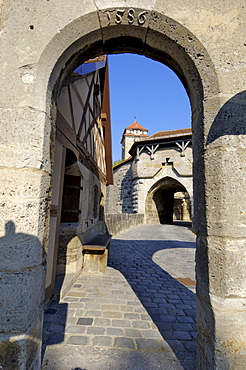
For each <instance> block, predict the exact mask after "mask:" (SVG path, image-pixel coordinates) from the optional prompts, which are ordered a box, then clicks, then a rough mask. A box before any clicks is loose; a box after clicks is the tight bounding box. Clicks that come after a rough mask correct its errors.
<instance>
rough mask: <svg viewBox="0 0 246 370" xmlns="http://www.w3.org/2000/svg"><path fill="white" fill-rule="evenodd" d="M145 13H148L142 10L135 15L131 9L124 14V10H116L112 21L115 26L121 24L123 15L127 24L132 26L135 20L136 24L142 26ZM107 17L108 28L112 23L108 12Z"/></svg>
mask: <svg viewBox="0 0 246 370" xmlns="http://www.w3.org/2000/svg"><path fill="white" fill-rule="evenodd" d="M147 13H148V12H147V11H146V10H144V11H142V12H140V13H137V12H136V11H135V10H134V9H133V8H131V9H129V10H128V11H127V12H126V10H125V9H117V10H116V11H115V19H114V21H115V23H116V24H120V23H122V20H123V17H124V15H125V17H126V18H127V21H128V23H129V24H132V23H133V22H134V20H135V19H137V22H138V24H140V25H142V24H144V23H145V21H146V14H147ZM107 17H108V26H109V25H110V24H111V21H112V18H111V14H110V11H109V10H107Z"/></svg>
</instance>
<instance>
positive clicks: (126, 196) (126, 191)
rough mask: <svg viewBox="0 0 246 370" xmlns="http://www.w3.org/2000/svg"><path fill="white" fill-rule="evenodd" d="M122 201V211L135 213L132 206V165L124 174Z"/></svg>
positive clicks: (121, 188) (121, 189)
mask: <svg viewBox="0 0 246 370" xmlns="http://www.w3.org/2000/svg"><path fill="white" fill-rule="evenodd" d="M120 202H121V203H122V205H121V212H122V213H134V212H133V206H132V167H130V168H129V169H128V170H127V172H126V174H125V175H124V177H123V179H122V182H121V187H120Z"/></svg>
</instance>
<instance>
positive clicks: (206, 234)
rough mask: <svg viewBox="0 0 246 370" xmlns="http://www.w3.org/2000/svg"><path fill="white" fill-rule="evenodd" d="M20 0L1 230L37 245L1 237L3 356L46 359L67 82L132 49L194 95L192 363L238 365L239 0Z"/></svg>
mask: <svg viewBox="0 0 246 370" xmlns="http://www.w3.org/2000/svg"><path fill="white" fill-rule="evenodd" d="M24 3H25V6H23V1H20V0H17V1H15V2H13V1H11V0H10V1H3V2H2V4H1V19H0V21H1V22H0V27H1V30H2V31H1V39H2V45H3V53H2V55H1V58H3V59H2V61H1V62H2V63H1V65H2V68H3V73H2V76H3V78H2V83H1V120H2V135H1V149H0V150H1V167H0V169H1V183H2V185H1V207H0V208H1V229H2V233H3V234H4V233H5V231H4V225H5V224H6V223H7V222H8V221H9V220H12V221H13V222H14V223H15V226H16V230H17V231H18V232H19V234H18V235H20V236H21V235H24V234H25V235H32V236H34V237H35V240H38V241H39V243H40V246H39V244H38V243H36V244H35V248H33V247H32V245H31V246H30V247H28V245H27V243H26V239H25V238H21V237H20V238H18V240H17V241H16V243H17V244H16V243H15V244H13V240H12V241H9V242H6V238H5V237H4V239H3V240H4V243H5V244H4V248H6V247H8V248H10V249H11V248H12V250H13V253H12V255H11V258H10V257H8V259H6V257H4V256H5V254H4V249H2V250H1V253H3V256H2V258H1V275H2V278H3V280H2V281H3V282H4V284H2V286H1V288H2V292H3V293H2V302H3V305H2V307H1V310H3V313H2V317H6V318H7V319H6V320H4V322H2V323H1V328H0V332H1V340H2V342H1V345H0V358H1V361H2V362H3V361H5V360H2V359H7V360H6V361H8V358H10V357H11V354H12V358H13V356H14V358H15V360H16V361H15V363H16V367H15V368H16V369H24V368H26V369H34V368H35V369H38V368H40V340H41V331H42V329H41V327H42V308H43V291H44V280H45V279H44V271H45V267H44V265H45V251H47V245H48V233H49V230H48V229H49V227H48V225H49V223H48V222H47V220H48V209H49V202H50V192H51V186H50V185H51V184H50V176H51V173H52V165H53V155H54V131H55V127H54V122H55V116H56V102H57V99H58V96H59V91H60V88H61V85H62V81H63V80H64V78H65V77H66V75H67V74H68V73H69V72H70V71H72V70H73V68H74V67H75V66H77V65H78V64H79V63H82V62H84V61H85V60H87V59H88V58H91V57H94V56H97V55H101V54H108V53H120V52H133V53H138V54H143V55H145V56H147V57H151V58H153V59H155V60H157V61H160V62H162V63H164V64H166V65H168V66H169V67H171V68H172V69H173V70H174V71H175V72H176V73H177V75H178V76H179V78H180V79H181V81H182V82H183V84H184V86H185V88H186V90H187V93H188V95H189V97H190V101H191V106H192V127H193V155H194V227H195V231H196V235H197V257H196V260H197V268H196V272H197V304H198V308H197V322H198V332H199V335H198V353H197V354H198V356H197V368H199V369H241V368H243V367H244V364H245V358H246V350H245V348H246V334H245V333H246V309H245V307H246V304H245V296H246V291H245V290H246V275H245V271H246V268H245V267H246V262H245V256H246V221H245V209H246V204H245V203H246V194H245V189H246V186H245V182H246V174H245V168H246V153H245V135H246V129H245V121H246V120H245V118H246V109H245V101H246V96H245V95H246V94H245V91H244V88H245V87H244V86H245V70H246V66H245V60H246V55H245V53H246V47H245V39H244V32H243V30H244V28H245V23H246V22H245V11H244V10H243V8H244V5H245V4H244V0H239V1H237V2H233V1H232V2H230V3H227V4H225V2H224V1H222V0H221V1H220V0H218V1H216V2H215V3H213V5H212V4H211V3H205V4H204V2H203V1H201V0H197V1H196V2H192V3H191V2H185V3H184V1H181V0H178V1H176V2H175V3H170V2H169V1H165V0H164V1H158V0H150V1H145V0H138V1H137V0H136V1H129V0H126V1H121V0H114V1H102V0H95V1H92V0H84V1H78V0H74V1H73V2H72V4H69V5H68V3H67V1H65V0H60V1H59V4H58V2H51V1H50V2H46V3H41V2H40V3H39V4H37V3H36V2H35V3H34V2H31V1H30V0H25V2H24ZM9 45H13V47H9ZM143 78H144V76H143ZM16 235H17V234H16ZM24 246H25V247H26V248H27V249H28V256H30V258H28V260H27V259H26V257H25V253H23V250H24V249H23V248H24ZM16 251H18V263H17V260H16V258H17V257H16V254H15V253H14V252H16ZM21 251H22V252H21ZM8 256H9V254H8ZM18 276H19V278H17V277H18ZM13 288H14V289H15V290H14V291H18V292H20V294H18V298H17V297H16V296H14V294H12V293H11V294H10V292H11V291H12V290H13ZM30 289H31V290H34V291H37V290H39V291H40V294H39V296H37V295H35V296H32V297H30V296H29V295H28V290H30ZM13 301H14V304H13ZM24 303H25V310H23V304H24ZM8 366H10V365H8ZM12 368H13V366H12Z"/></svg>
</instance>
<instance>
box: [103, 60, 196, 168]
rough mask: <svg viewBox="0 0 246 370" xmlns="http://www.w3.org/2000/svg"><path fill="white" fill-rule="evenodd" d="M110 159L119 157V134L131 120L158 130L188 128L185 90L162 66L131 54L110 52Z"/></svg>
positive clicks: (188, 117) (188, 108)
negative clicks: (111, 53)
mask: <svg viewBox="0 0 246 370" xmlns="http://www.w3.org/2000/svg"><path fill="white" fill-rule="evenodd" d="M109 83H110V105H111V125H112V144H113V160H114V161H116V160H118V159H121V145H120V141H121V137H122V133H123V131H124V129H125V127H127V126H129V125H130V124H131V123H132V122H133V121H134V116H135V115H136V120H137V122H138V123H139V124H140V125H142V126H143V127H145V128H147V129H149V135H152V134H154V133H155V132H157V131H165V130H175V129H179V128H187V127H191V109H190V102H189V99H188V96H187V94H186V91H185V89H184V87H183V85H182V83H181V82H180V80H179V79H178V77H177V76H176V75H175V73H174V72H173V71H172V70H170V69H169V68H168V67H166V66H165V65H163V64H161V63H159V62H156V61H153V60H152V59H149V58H146V57H144V56H139V55H134V54H117V55H109Z"/></svg>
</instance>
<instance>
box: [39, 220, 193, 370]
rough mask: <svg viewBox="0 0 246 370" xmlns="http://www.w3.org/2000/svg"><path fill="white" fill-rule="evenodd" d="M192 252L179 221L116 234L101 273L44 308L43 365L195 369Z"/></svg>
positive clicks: (82, 279) (47, 369)
mask: <svg viewBox="0 0 246 370" xmlns="http://www.w3.org/2000/svg"><path fill="white" fill-rule="evenodd" d="M194 257H195V236H194V234H193V233H192V232H191V231H190V230H189V229H188V228H187V227H185V224H183V225H182V226H179V225H140V226H137V227H134V228H132V229H130V230H128V231H125V232H122V233H120V234H118V235H116V236H115V237H114V238H113V239H112V241H111V247H110V254H109V261H108V268H107V272H106V274H105V275H94V276H92V275H85V274H81V275H80V276H79V278H78V279H77V281H76V282H75V284H74V285H73V286H72V288H71V289H70V291H69V292H68V294H67V296H66V297H65V298H64V299H63V300H62V301H60V302H55V301H54V302H52V303H51V304H50V306H49V307H48V309H46V312H45V318H44V340H43V348H44V359H43V367H42V369H43V370H51V369H52V370H59V369H61V370H75V369H76V370H79V369H80V370H84V369H86V370H97V369H101V370H106V369H112V370H115V369H120V370H121V369H134V370H135V369H141V370H151V369H168V370H169V369H171V370H172V369H187V370H188V369H189V370H191V369H195V350H196V325H195V277H194V274H195V273H194Z"/></svg>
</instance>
